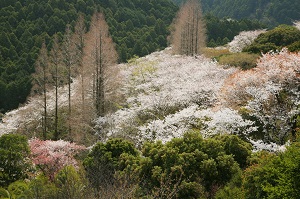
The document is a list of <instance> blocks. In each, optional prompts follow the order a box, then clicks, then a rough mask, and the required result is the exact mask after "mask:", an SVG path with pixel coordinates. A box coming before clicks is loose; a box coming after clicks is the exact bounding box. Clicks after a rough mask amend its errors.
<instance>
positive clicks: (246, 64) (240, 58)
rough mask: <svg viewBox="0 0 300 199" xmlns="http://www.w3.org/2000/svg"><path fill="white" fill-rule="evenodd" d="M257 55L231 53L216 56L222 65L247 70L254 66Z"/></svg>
mask: <svg viewBox="0 0 300 199" xmlns="http://www.w3.org/2000/svg"><path fill="white" fill-rule="evenodd" d="M258 58H259V55H256V54H249V53H245V52H242V53H231V54H224V55H221V56H219V57H218V58H217V60H218V62H219V63H220V64H222V65H229V66H234V67H239V68H241V69H242V70H247V69H251V68H254V67H256V62H257V59H258Z"/></svg>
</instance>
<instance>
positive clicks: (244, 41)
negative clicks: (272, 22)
mask: <svg viewBox="0 0 300 199" xmlns="http://www.w3.org/2000/svg"><path fill="white" fill-rule="evenodd" d="M265 32H266V30H252V31H242V32H240V34H238V35H237V36H235V37H234V38H233V40H232V41H231V42H230V43H228V47H229V51H230V52H234V53H237V52H242V50H243V48H245V47H247V46H249V45H250V44H252V42H253V41H254V40H255V39H256V38H257V37H258V35H260V34H261V33H265Z"/></svg>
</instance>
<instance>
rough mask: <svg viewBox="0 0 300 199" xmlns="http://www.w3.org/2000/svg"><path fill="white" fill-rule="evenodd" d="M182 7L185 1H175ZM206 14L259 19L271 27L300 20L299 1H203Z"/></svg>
mask: <svg viewBox="0 0 300 199" xmlns="http://www.w3.org/2000/svg"><path fill="white" fill-rule="evenodd" d="M173 1H174V2H175V3H177V4H178V5H180V4H181V3H182V2H183V1H185V0H173ZM201 3H202V8H203V11H204V13H211V14H213V15H215V16H218V17H221V18H222V17H230V18H234V19H242V18H252V19H258V20H260V21H261V22H264V23H266V24H268V25H269V26H272V27H274V26H277V25H278V24H291V23H292V22H293V21H295V20H299V19H300V11H299V10H300V4H299V2H298V1H294V0H286V1H278V0H265V1H261V0H201Z"/></svg>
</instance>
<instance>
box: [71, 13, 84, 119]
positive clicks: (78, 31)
mask: <svg viewBox="0 0 300 199" xmlns="http://www.w3.org/2000/svg"><path fill="white" fill-rule="evenodd" d="M74 33H75V34H74V36H73V40H74V43H75V45H76V46H75V50H76V51H75V52H76V68H77V69H78V71H77V72H78V75H80V84H81V116H82V118H81V119H82V120H85V117H84V115H85V114H84V112H85V98H86V97H85V95H86V94H85V90H86V81H85V80H86V79H85V78H86V73H87V72H86V68H85V67H84V64H83V57H84V46H85V34H86V25H85V21H84V16H83V14H80V15H79V17H78V19H77V22H76V24H75V32H74Z"/></svg>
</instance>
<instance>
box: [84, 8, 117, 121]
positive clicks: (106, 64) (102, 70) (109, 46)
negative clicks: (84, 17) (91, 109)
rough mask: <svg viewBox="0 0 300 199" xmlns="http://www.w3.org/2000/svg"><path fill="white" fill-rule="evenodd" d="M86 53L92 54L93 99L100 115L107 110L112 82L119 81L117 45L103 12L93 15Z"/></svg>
mask: <svg viewBox="0 0 300 199" xmlns="http://www.w3.org/2000/svg"><path fill="white" fill-rule="evenodd" d="M85 49H86V54H87V55H88V56H90V59H89V61H90V63H85V64H87V65H90V66H92V73H91V75H92V79H93V83H92V84H93V99H94V103H95V108H96V114H97V115H98V116H104V115H105V112H106V104H105V103H106V94H107V93H108V90H109V87H110V86H111V85H109V84H110V83H112V82H114V81H117V79H116V78H115V77H116V75H117V74H118V72H117V70H116V67H115V66H116V63H117V60H118V56H117V51H116V49H115V45H114V43H113V41H112V38H111V36H110V35H109V31H108V25H107V23H106V21H105V17H104V15H103V14H102V13H95V14H94V15H93V16H92V20H91V26H90V31H89V32H88V33H87V46H86V48H85Z"/></svg>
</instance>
